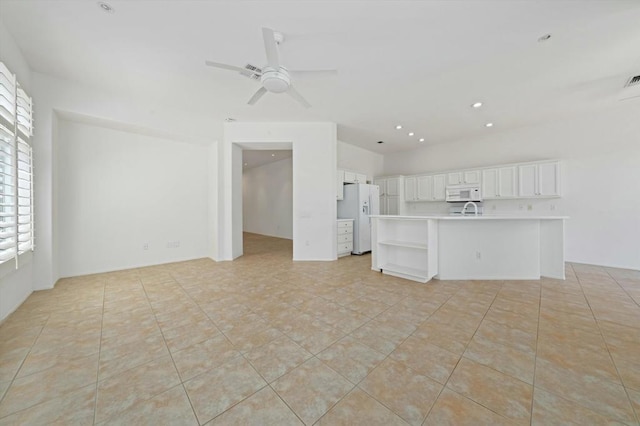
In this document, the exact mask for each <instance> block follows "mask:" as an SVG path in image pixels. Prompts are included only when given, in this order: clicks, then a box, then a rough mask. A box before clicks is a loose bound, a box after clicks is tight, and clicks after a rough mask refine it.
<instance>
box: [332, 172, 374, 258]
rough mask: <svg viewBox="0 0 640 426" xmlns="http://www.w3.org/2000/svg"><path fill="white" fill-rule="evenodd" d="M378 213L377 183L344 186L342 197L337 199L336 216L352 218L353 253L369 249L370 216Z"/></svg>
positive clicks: (361, 252) (360, 252)
mask: <svg viewBox="0 0 640 426" xmlns="http://www.w3.org/2000/svg"><path fill="white" fill-rule="evenodd" d="M377 214H380V189H379V188H378V185H367V184H361V183H355V184H350V185H345V186H344V199H343V200H340V201H338V218H340V219H353V251H352V253H353V254H363V253H366V252H369V251H371V218H370V217H369V215H377Z"/></svg>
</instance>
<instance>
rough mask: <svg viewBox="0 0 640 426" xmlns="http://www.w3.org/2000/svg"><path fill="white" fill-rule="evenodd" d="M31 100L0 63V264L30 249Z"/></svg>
mask: <svg viewBox="0 0 640 426" xmlns="http://www.w3.org/2000/svg"><path fill="white" fill-rule="evenodd" d="M32 123H33V107H32V101H31V98H30V97H29V96H28V95H27V94H26V93H25V91H24V90H23V89H22V88H21V87H20V85H19V84H18V82H17V81H16V78H15V76H14V75H13V74H11V72H10V71H9V69H8V68H7V67H6V66H5V65H4V64H3V63H2V62H0V263H4V262H7V261H9V260H11V259H15V261H16V267H17V266H18V255H20V254H22V253H24V252H26V251H28V250H33V248H34V244H33V152H32V149H31V144H30V138H31V136H32V134H33V126H32Z"/></svg>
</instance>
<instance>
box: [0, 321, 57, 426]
mask: <svg viewBox="0 0 640 426" xmlns="http://www.w3.org/2000/svg"><path fill="white" fill-rule="evenodd" d="M49 318H51V313H50V312H49V313H48V314H47V320H46V321H45V323H44V325H43V326H42V328H41V329H40V331H39V332H38V335H37V336H36V338H35V339H33V342H32V343H31V345H30V346H29V350H28V351H27V353H26V355H25V356H24V358H23V359H22V361H21V362H20V365H19V366H18V368H17V369H16V372H15V373H14V374H13V377H12V378H11V380H8V382H9V386H8V387H7V389H6V390H5V391H4V395H2V398H0V405H2V402H3V401H4V400H5V398H6V397H7V395H9V391H10V390H11V387H12V386H13V383H14V382H15V381H16V380H17V379H18V373H19V372H20V370H21V369H22V366H23V365H24V362H25V361H26V360H27V358H28V357H29V355H30V354H31V351H32V350H33V347H34V346H35V344H36V342H37V341H38V339H39V338H40V336H41V335H42V332H43V331H44V328H45V326H46V325H47V323H48V322H49ZM7 319H8V317H7V318H5V321H6V320H7ZM45 370H48V368H45V369H44V370H40V371H45ZM38 372H39V371H37V372H35V373H32V374H36V373H38ZM30 375H31V374H27V375H26V376H24V377H28V376H30ZM46 401H47V400H44V401H40V402H38V403H36V404H33V405H30V406H28V407H24V408H21V409H19V410H17V411H13V412H11V413H8V414H7V415H6V416H2V417H0V419H3V418H5V417H9V416H11V415H13V414H15V413H19V412H20V411H24V410H26V409H29V408H32V407H35V406H36V405H40V404H42V403H44V402H46Z"/></svg>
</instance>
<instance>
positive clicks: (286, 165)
mask: <svg viewBox="0 0 640 426" xmlns="http://www.w3.org/2000/svg"><path fill="white" fill-rule="evenodd" d="M242 220H243V229H244V231H245V232H253V233H255V234H262V235H270V236H272V237H279V238H287V239H289V240H291V239H293V161H292V159H291V158H285V159H284V160H280V161H276V162H273V163H269V164H265V165H263V166H260V167H253V168H250V169H247V170H244V172H243V173H242Z"/></svg>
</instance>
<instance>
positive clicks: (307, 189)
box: [219, 122, 337, 260]
mask: <svg viewBox="0 0 640 426" xmlns="http://www.w3.org/2000/svg"><path fill="white" fill-rule="evenodd" d="M336 133H337V132H336V124H335V123H321V122H320V123H301V122H297V123H239V122H236V123H225V125H224V146H223V147H222V155H221V158H222V162H221V164H220V167H221V168H222V169H223V171H224V178H223V182H221V192H222V193H223V200H222V202H221V205H222V206H223V214H222V217H221V220H220V224H219V230H220V233H221V234H222V235H223V238H222V239H221V241H220V243H221V247H220V250H221V252H222V253H223V258H224V259H227V260H231V259H233V258H235V257H237V256H239V255H241V254H242V218H241V216H242V188H241V186H242V185H241V180H242V175H241V173H242V149H241V148H240V146H239V145H242V144H253V145H254V146H253V148H255V146H256V145H263V146H265V147H267V148H263V149H283V148H281V147H278V146H277V144H279V143H289V144H291V146H292V149H293V259H294V260H333V259H336V257H337V249H336V202H335V198H336V195H335V181H336V165H337V162H336Z"/></svg>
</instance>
